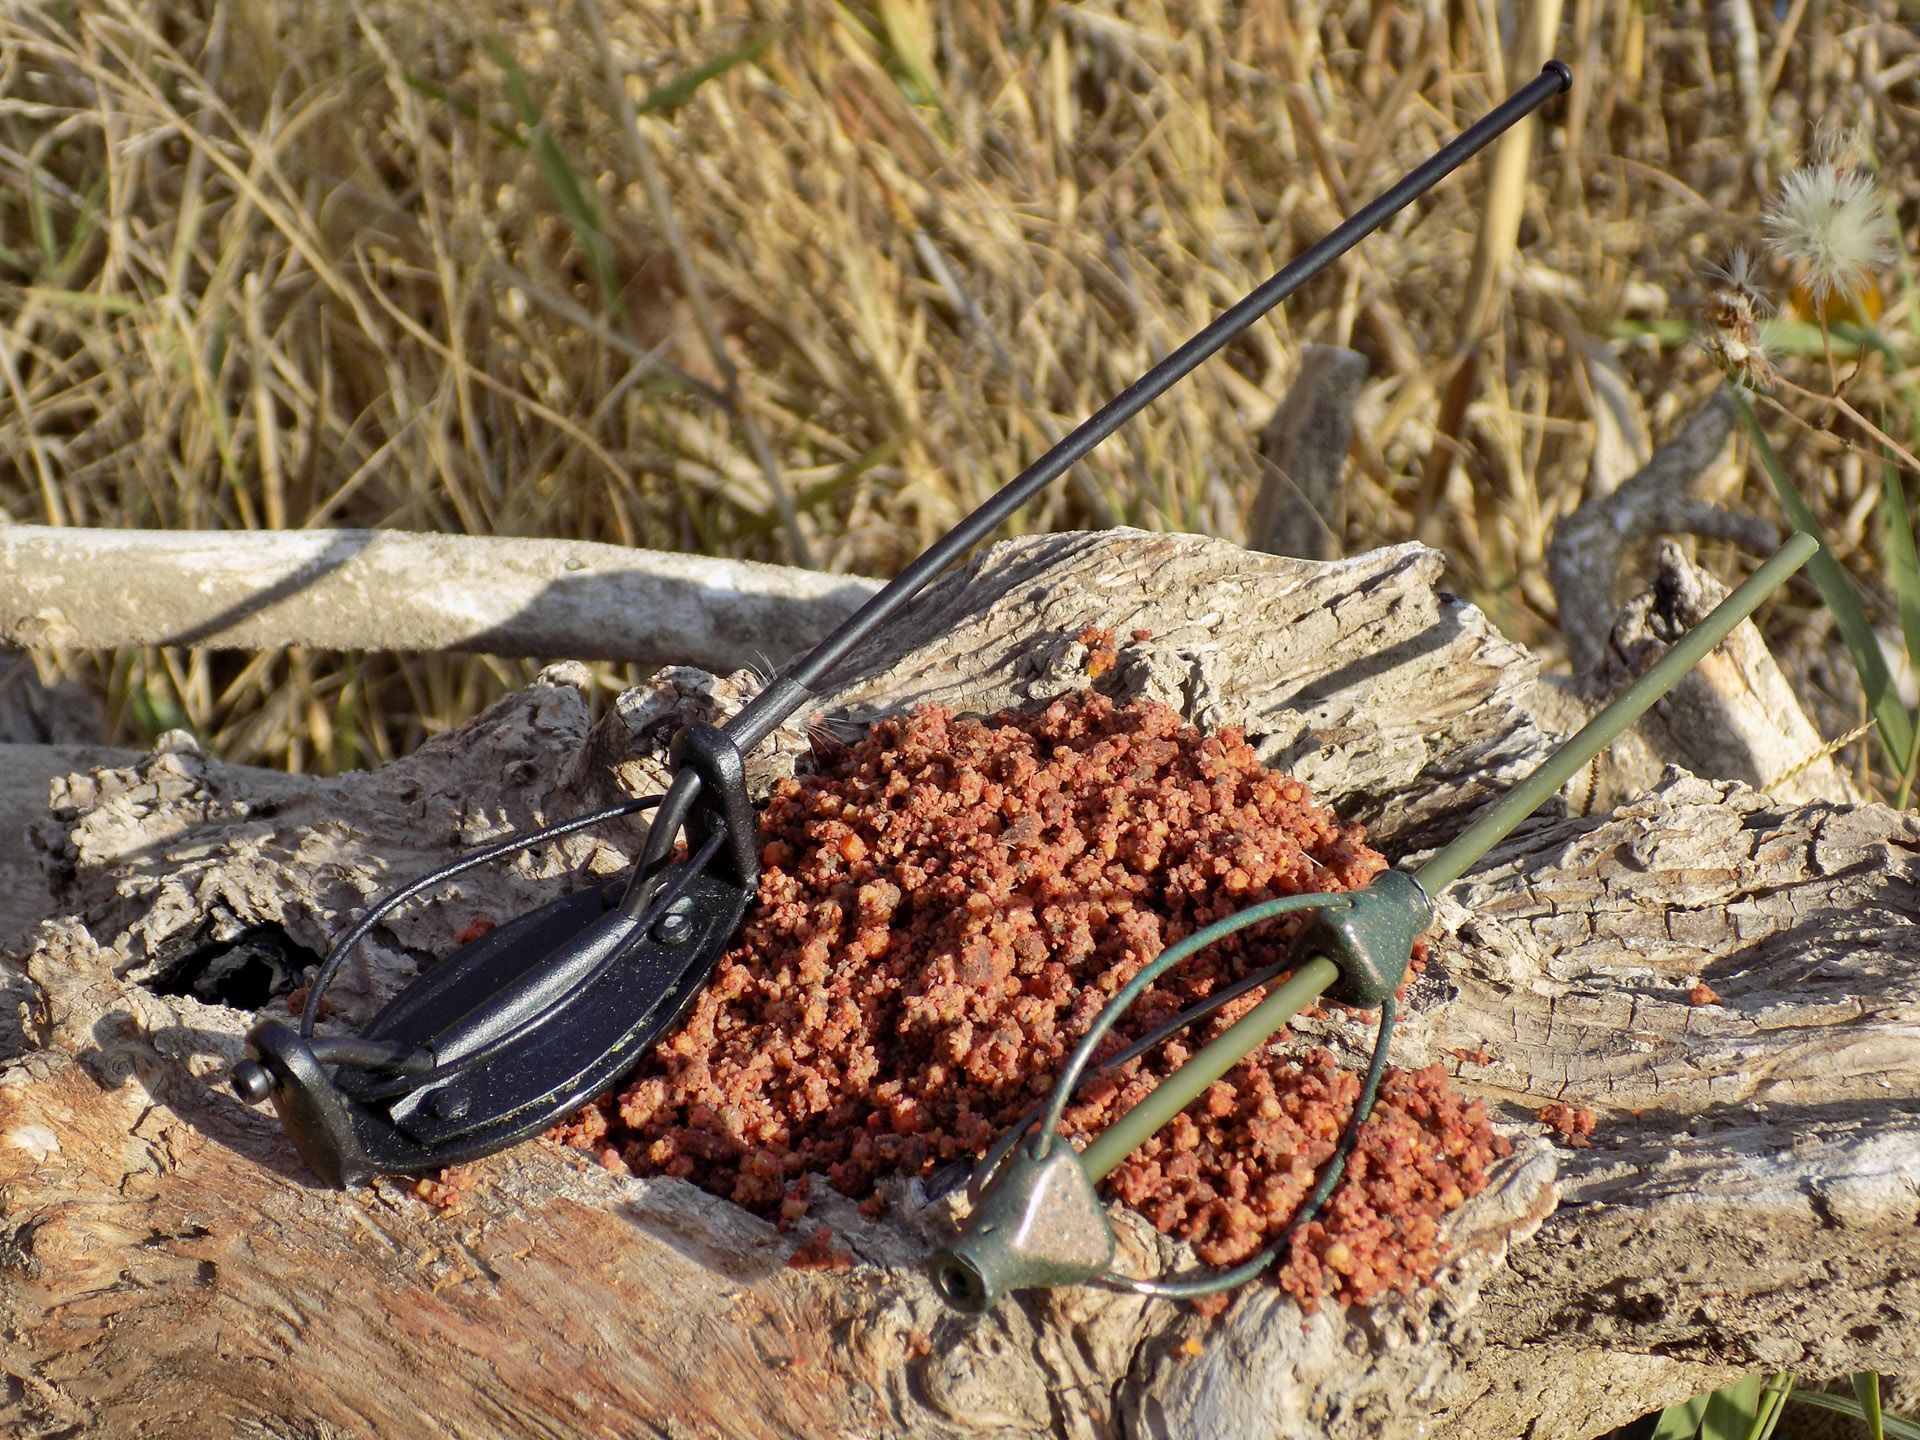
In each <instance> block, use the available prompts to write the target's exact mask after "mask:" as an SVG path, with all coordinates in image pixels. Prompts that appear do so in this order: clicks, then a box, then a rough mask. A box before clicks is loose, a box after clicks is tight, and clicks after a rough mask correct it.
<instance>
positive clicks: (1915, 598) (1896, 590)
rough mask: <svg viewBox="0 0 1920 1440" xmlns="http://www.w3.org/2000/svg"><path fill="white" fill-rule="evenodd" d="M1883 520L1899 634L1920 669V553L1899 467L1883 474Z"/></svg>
mask: <svg viewBox="0 0 1920 1440" xmlns="http://www.w3.org/2000/svg"><path fill="white" fill-rule="evenodd" d="M1880 496H1881V499H1880V520H1881V524H1882V526H1883V527H1884V542H1883V544H1884V548H1883V549H1882V551H1881V554H1882V556H1883V557H1884V559H1885V562H1886V567H1887V578H1888V580H1889V581H1891V582H1892V584H1893V594H1894V599H1895V600H1896V601H1897V602H1898V604H1899V606H1900V633H1901V634H1902V635H1903V636H1904V637H1905V638H1906V642H1907V657H1908V659H1910V660H1911V661H1912V662H1913V663H1914V665H1915V666H1916V667H1920V553H1916V552H1915V549H1914V543H1913V514H1912V512H1911V511H1910V510H1909V509H1908V508H1907V487H1906V484H1905V482H1904V481H1902V480H1901V478H1900V467H1899V466H1897V465H1893V464H1888V465H1886V466H1885V467H1883V468H1882V470H1881V472H1880Z"/></svg>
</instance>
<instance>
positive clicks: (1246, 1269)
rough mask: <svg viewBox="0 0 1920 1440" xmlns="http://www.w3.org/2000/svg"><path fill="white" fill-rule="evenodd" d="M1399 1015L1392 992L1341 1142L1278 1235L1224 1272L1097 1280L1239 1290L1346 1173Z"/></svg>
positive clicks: (1115, 1275) (1175, 1295) (1176, 1293)
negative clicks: (1357, 1099) (1317, 1179)
mask: <svg viewBox="0 0 1920 1440" xmlns="http://www.w3.org/2000/svg"><path fill="white" fill-rule="evenodd" d="M1398 1013H1399V1012H1398V1006H1396V1005H1395V1003H1394V1000H1393V997H1392V996H1388V997H1387V998H1386V999H1385V1000H1383V1001H1381V1002H1380V1029H1379V1033H1378V1034H1377V1035H1375V1037H1374V1041H1373V1060H1372V1061H1371V1063H1369V1064H1368V1066H1367V1082H1366V1084H1365V1085H1364V1086H1363V1087H1362V1088H1361V1091H1360V1099H1359V1101H1358V1103H1357V1104H1355V1105H1354V1107H1353V1114H1352V1115H1350V1116H1349V1117H1348V1118H1347V1128H1346V1129H1345V1130H1344V1131H1343V1132H1341V1135H1340V1143H1339V1144H1338V1145H1337V1146H1335V1147H1334V1152H1333V1154H1332V1156H1331V1157H1329V1158H1328V1160H1327V1168H1326V1169H1325V1170H1323V1171H1322V1172H1321V1174H1320V1182H1319V1183H1318V1184H1317V1185H1315V1186H1314V1187H1313V1191H1312V1193H1311V1194H1309V1195H1308V1196H1307V1198H1306V1199H1305V1200H1303V1201H1302V1202H1301V1203H1300V1208H1299V1209H1298V1210H1295V1211H1294V1212H1293V1218H1292V1219H1291V1220H1289V1221H1287V1223H1286V1225H1285V1227H1283V1228H1282V1229H1281V1231H1280V1233H1279V1234H1278V1235H1276V1236H1274V1237H1273V1239H1271V1240H1269V1241H1268V1242H1267V1243H1266V1244H1265V1245H1263V1246H1261V1247H1260V1249H1259V1250H1258V1251H1257V1252H1256V1253H1255V1254H1253V1255H1251V1256H1249V1257H1248V1258H1247V1259H1245V1260H1242V1261H1241V1262H1240V1263H1239V1264H1238V1265H1235V1266H1233V1267H1231V1268H1230V1269H1226V1270H1214V1271H1211V1272H1204V1273H1201V1274H1198V1275H1193V1276H1189V1277H1188V1278H1186V1279H1183V1280H1139V1279H1136V1278H1134V1277H1133V1276H1131V1275H1122V1274H1120V1273H1119V1272H1118V1271H1114V1270H1109V1271H1107V1272H1106V1273H1105V1274H1103V1275H1101V1276H1100V1277H1099V1279H1100V1280H1101V1281H1102V1282H1103V1283H1105V1284H1108V1285H1112V1286H1116V1287H1118V1288H1120V1289H1123V1290H1131V1291H1133V1292H1134V1293H1135V1294H1136V1295H1152V1296H1155V1297H1157V1298H1159V1299H1162V1300H1203V1299H1205V1298H1206V1297H1207V1296H1209V1295H1218V1294H1220V1292H1221V1291H1223V1290H1236V1289H1238V1288H1239V1287H1240V1286H1242V1285H1244V1284H1246V1283H1247V1282H1248V1281H1249V1280H1251V1279H1253V1278H1254V1277H1255V1276H1256V1275H1258V1274H1259V1273H1260V1272H1261V1271H1262V1270H1264V1269H1266V1268H1267V1266H1269V1265H1271V1264H1272V1263H1273V1262H1274V1259H1275V1257H1276V1256H1278V1255H1279V1253H1280V1251H1281V1249H1282V1248H1284V1247H1285V1246H1286V1245H1288V1244H1289V1243H1291V1241H1292V1240H1293V1237H1294V1233H1295V1232H1296V1231H1298V1230H1299V1228H1300V1227H1301V1226H1302V1225H1306V1224H1309V1223H1311V1222H1312V1220H1313V1217H1314V1216H1316V1215H1318V1214H1319V1213H1320V1207H1321V1206H1322V1205H1324V1204H1326V1203H1327V1200H1328V1197H1330V1196H1331V1195H1332V1194H1333V1192H1334V1189H1335V1187H1336V1186H1338V1185H1339V1183H1340V1178H1341V1176H1343V1175H1345V1174H1346V1173H1347V1161H1348V1159H1349V1158H1351V1157H1352V1155H1353V1150H1354V1146H1356V1145H1358V1144H1359V1143H1360V1127H1361V1126H1363V1125H1365V1124H1366V1123H1367V1120H1368V1118H1369V1117H1370V1116H1371V1115H1372V1114H1373V1101H1374V1097H1375V1096H1376V1095H1377V1094H1378V1093H1379V1091H1380V1079H1381V1077H1382V1076H1383V1075H1385V1074H1386V1073H1387V1051H1388V1047H1389V1046H1390V1045H1391V1043H1392V1041H1393V1022H1394V1019H1395V1018H1396V1016H1397V1015H1398Z"/></svg>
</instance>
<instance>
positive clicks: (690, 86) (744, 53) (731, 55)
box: [633, 35, 773, 115]
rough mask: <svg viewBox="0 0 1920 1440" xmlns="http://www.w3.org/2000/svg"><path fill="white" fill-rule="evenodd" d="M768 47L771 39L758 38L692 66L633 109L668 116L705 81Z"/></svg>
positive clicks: (749, 63)
mask: <svg viewBox="0 0 1920 1440" xmlns="http://www.w3.org/2000/svg"><path fill="white" fill-rule="evenodd" d="M772 43H773V36H772V35H761V36H759V37H757V38H756V39H753V40H749V41H748V42H747V43H746V44H744V45H741V46H739V47H738V48H736V49H733V50H729V51H727V52H726V53H725V54H724V55H716V56H714V58H713V59H711V60H709V61H707V62H706V63H705V64H702V65H696V66H694V67H693V69H691V70H688V71H686V72H685V73H684V74H681V75H676V76H674V77H673V79H671V80H669V81H667V82H666V84H664V85H661V86H659V87H657V88H656V89H653V90H649V91H648V92H647V93H646V95H645V96H643V97H642V98H641V100H640V103H639V104H638V105H636V106H634V107H633V108H634V109H635V110H636V111H638V112H639V113H640V114H642V115H670V114H672V113H673V112H674V111H675V110H678V109H679V108H680V107H681V106H682V105H684V104H686V103H687V102H688V101H689V100H691V99H692V98H693V96H694V92H695V91H697V90H698V89H699V88H700V87H701V86H702V85H704V84H706V83H707V82H708V81H709V80H711V79H713V78H714V77H715V76H717V75H724V74H726V73H727V71H729V70H731V69H733V67H734V66H736V65H751V64H752V63H753V62H754V61H755V60H758V59H759V58H760V57H761V56H762V55H764V54H766V53H767V46H769V45H771V44H772Z"/></svg>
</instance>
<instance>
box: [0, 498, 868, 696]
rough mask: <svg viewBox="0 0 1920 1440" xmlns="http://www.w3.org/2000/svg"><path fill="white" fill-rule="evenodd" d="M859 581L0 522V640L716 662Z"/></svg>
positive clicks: (798, 646) (758, 652)
mask: <svg viewBox="0 0 1920 1440" xmlns="http://www.w3.org/2000/svg"><path fill="white" fill-rule="evenodd" d="M875 583H876V582H874V581H871V580H865V579H858V578H853V577H849V576H838V575H823V574H819V573H816V572H814V571H810V570H792V569H787V568H784V567H781V566H777V565H761V564H755V563H753V562H751V561H744V560H716V559H709V558H706V557H704V556H695V555H673V554H666V553H663V552H660V551H652V550H627V549H623V548H621V547H619V546H615V545H598V544H592V543H589V542H586V541H578V540H535V539H513V538H503V537H482V536H468V535H422V534H410V533H406V532H401V531H388V530H275V531H151V530H68V529H58V528H51V527H46V526H38V525H11V526H0V644H12V645H16V646H22V647H27V646H58V645H70V646H86V647H101V648H106V647H114V646H122V645H204V646H212V647H216V648H222V649H256V648H267V647H271V646H277V645H309V646H315V647H318V648H321V649H329V650H410V651H420V650H460V651H473V652H479V653H486V654H495V655H525V656H535V657H542V658H561V657H566V658H570V659H582V660H627V661H634V662H638V663H644V664H689V665H699V666H702V667H704V668H706V669H709V670H715V671H719V672H721V673H725V672H727V671H730V670H734V669H737V668H740V667H742V666H748V665H761V666H766V665H772V664H777V663H779V662H780V661H783V660H785V659H787V658H788V657H790V656H792V655H794V654H797V653H798V652H800V651H802V650H804V649H806V648H807V647H809V646H810V645H812V644H813V643H814V642H815V641H817V640H819V639H820V638H821V637H822V636H823V635H825V634H826V633H827V631H828V630H830V629H831V628H832V627H833V626H834V625H835V624H837V623H838V622H839V621H840V620H842V619H844V618H845V617H846V616H847V615H849V614H850V613H852V611H853V610H854V609H855V608H856V607H857V606H858V605H859V604H860V602H861V601H863V600H865V599H866V598H867V596H868V595H870V594H872V593H873V590H874V589H875Z"/></svg>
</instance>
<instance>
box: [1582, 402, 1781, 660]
mask: <svg viewBox="0 0 1920 1440" xmlns="http://www.w3.org/2000/svg"><path fill="white" fill-rule="evenodd" d="M1732 433H1733V406H1732V403H1731V402H1730V401H1729V400H1728V399H1727V397H1726V395H1725V393H1724V392H1723V391H1721V390H1715V391H1714V393H1713V397H1712V398H1711V399H1710V400H1708V401H1707V403H1706V404H1705V405H1703V406H1702V407H1701V408H1700V409H1699V410H1697V411H1695V412H1694V413H1693V414H1692V415H1691V416H1689V417H1688V419H1687V421H1686V423H1685V424H1684V425H1682V426H1681V427H1680V430H1679V433H1678V434H1676V435H1675V436H1674V437H1673V438H1672V439H1671V440H1669V441H1668V442H1667V443H1666V444H1665V445H1662V446H1661V447H1660V448H1659V449H1658V450H1656V451H1655V452H1654V454H1653V458H1652V459H1651V460H1649V461H1648V462H1647V463H1646V465H1645V466H1644V467H1642V468H1641V470H1640V472H1639V473H1638V474H1637V475H1635V476H1634V477H1633V478H1632V479H1630V480H1628V481H1627V482H1626V483H1625V484H1624V485H1621V486H1620V487H1619V488H1618V489H1617V490H1614V491H1612V492H1611V493H1609V494H1606V495H1603V496H1600V497H1598V498H1596V499H1593V500H1590V501H1588V502H1587V503H1586V504H1584V505H1582V506H1581V507H1580V508H1579V509H1578V510H1576V511H1574V512H1573V514H1571V515H1569V516H1567V517H1566V518H1565V519H1564V520H1562V521H1560V523H1559V524H1557V525H1556V526H1554V528H1553V538H1552V540H1550V541H1549V542H1548V545H1547V575H1548V577H1549V578H1550V579H1551V580H1552V582H1553V593H1554V597H1555V599H1556V600H1558V601H1559V608H1560V632H1561V635H1562V636H1563V637H1564V638H1565V640H1566V642H1567V659H1568V663H1569V665H1570V666H1571V668H1572V670H1573V674H1574V678H1575V679H1576V680H1581V681H1584V680H1586V679H1587V678H1589V677H1590V676H1592V675H1593V673H1594V672H1595V671H1596V670H1597V669H1598V668H1599V667H1600V663H1601V660H1602V657H1603V656H1604V655H1605V653H1606V648H1607V632H1608V630H1609V628H1610V627H1611V626H1612V624H1613V615H1614V606H1615V604H1616V603H1617V599H1618V597H1617V596H1616V595H1615V593H1614V586H1615V585H1616V584H1617V583H1618V581H1619V576H1620V562H1621V560H1622V558H1623V557H1624V556H1625V555H1626V553H1627V551H1628V549H1629V547H1631V546H1633V545H1634V544H1636V543H1638V542H1639V541H1641V540H1644V539H1645V538H1647V537H1648V536H1651V535H1659V534H1692V535H1709V536H1714V537H1717V538H1721V539H1727V540H1732V541H1734V542H1735V543H1737V544H1740V545H1742V546H1744V547H1746V548H1747V549H1749V550H1753V551H1756V552H1759V553H1762V554H1764V553H1765V552H1767V551H1769V550H1771V549H1772V548H1773V547H1774V546H1775V545H1777V544H1779V543H1780V535H1779V531H1777V530H1776V529H1774V527H1773V526H1771V525H1769V524H1768V523H1767V522H1766V521H1764V520H1761V519H1760V518H1759V517H1757V516H1751V515H1740V514H1736V513H1734V512H1732V511H1728V510H1723V509H1721V508H1720V507H1718V506H1715V505H1711V504H1708V503H1707V502H1705V501H1702V500H1698V499H1696V498H1694V496H1693V495H1692V494H1691V493H1690V491H1691V488H1692V487H1693V485H1694V484H1696V483H1697V482H1698V481H1699V479H1700V477H1701V475H1702V474H1703V473H1705V471H1706V469H1707V467H1708V466H1709V465H1711V464H1712V463H1713V460H1714V457H1715V456H1717V455H1718V454H1719V453H1720V451H1721V449H1722V448H1723V447H1724V446H1725V445H1726V443H1727V437H1728V436H1729V435H1731V434H1732Z"/></svg>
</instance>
